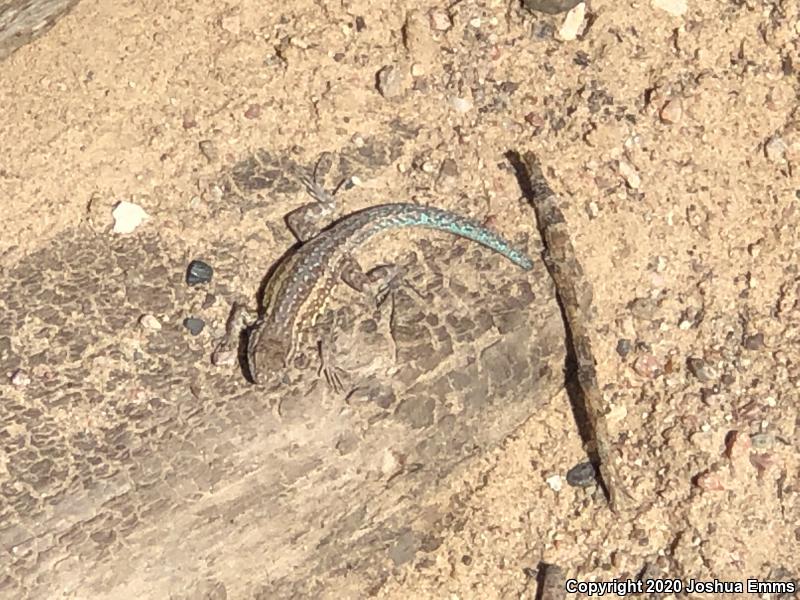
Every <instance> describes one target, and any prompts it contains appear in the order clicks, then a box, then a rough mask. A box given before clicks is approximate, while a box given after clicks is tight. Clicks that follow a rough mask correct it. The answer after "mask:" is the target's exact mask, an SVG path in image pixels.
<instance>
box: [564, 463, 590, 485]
mask: <svg viewBox="0 0 800 600" xmlns="http://www.w3.org/2000/svg"><path fill="white" fill-rule="evenodd" d="M596 480H597V471H595V468H594V465H593V464H592V463H590V462H588V461H587V462H582V463H579V464H577V465H575V466H574V467H572V468H571V469H570V470H569V471H567V483H568V484H569V485H571V486H572V487H582V488H585V487H589V486H590V485H594V484H595V482H596Z"/></svg>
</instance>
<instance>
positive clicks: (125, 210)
mask: <svg viewBox="0 0 800 600" xmlns="http://www.w3.org/2000/svg"><path fill="white" fill-rule="evenodd" d="M111 216H112V217H114V229H113V231H114V233H132V232H133V231H134V230H135V229H136V228H137V227H139V225H141V224H142V223H143V222H144V221H146V220H147V219H149V218H150V215H148V214H147V213H146V212H145V211H144V209H143V208H142V207H141V206H139V205H138V204H134V203H133V202H128V201H127V200H123V201H122V202H120V203H118V204H117V205H116V206H115V207H114V210H113V211H112V212H111Z"/></svg>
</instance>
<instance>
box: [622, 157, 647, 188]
mask: <svg viewBox="0 0 800 600" xmlns="http://www.w3.org/2000/svg"><path fill="white" fill-rule="evenodd" d="M619 174H620V175H622V177H623V178H624V179H625V182H626V183H627V184H628V187H630V188H631V189H633V190H638V189H639V187H640V186H641V185H642V178H641V177H640V176H639V173H638V172H637V171H636V169H634V168H633V166H632V165H631V164H629V163H627V162H625V161H624V160H621V161H619Z"/></svg>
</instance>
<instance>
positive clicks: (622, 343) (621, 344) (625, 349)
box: [617, 338, 633, 358]
mask: <svg viewBox="0 0 800 600" xmlns="http://www.w3.org/2000/svg"><path fill="white" fill-rule="evenodd" d="M632 349H633V344H631V341H630V340H628V339H625V338H622V339H620V340H619V341H617V354H619V355H620V356H621V357H622V358H625V357H626V356H628V354H630V353H631V350H632Z"/></svg>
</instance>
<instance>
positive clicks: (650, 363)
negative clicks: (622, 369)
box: [633, 354, 662, 379]
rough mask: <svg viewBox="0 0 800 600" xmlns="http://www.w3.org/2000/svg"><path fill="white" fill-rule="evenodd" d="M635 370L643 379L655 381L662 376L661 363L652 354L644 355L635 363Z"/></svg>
mask: <svg viewBox="0 0 800 600" xmlns="http://www.w3.org/2000/svg"><path fill="white" fill-rule="evenodd" d="M633 370H634V371H636V373H638V374H639V375H641V376H642V377H647V378H648V379H653V378H655V377H658V375H659V374H661V371H662V369H661V363H660V362H659V360H658V359H657V358H656V357H655V356H653V355H652V354H642V355H641V356H639V357H638V358H637V359H636V361H635V362H634V363H633Z"/></svg>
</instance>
